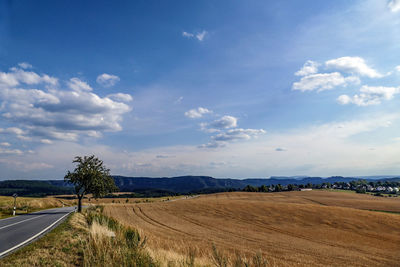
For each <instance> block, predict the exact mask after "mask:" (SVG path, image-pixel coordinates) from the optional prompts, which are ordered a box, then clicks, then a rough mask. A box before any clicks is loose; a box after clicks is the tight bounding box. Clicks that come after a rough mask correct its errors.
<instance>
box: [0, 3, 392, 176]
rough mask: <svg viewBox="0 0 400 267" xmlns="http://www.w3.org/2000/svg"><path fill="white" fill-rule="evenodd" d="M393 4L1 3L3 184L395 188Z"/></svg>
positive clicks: (0, 167) (0, 141) (0, 166)
mask: <svg viewBox="0 0 400 267" xmlns="http://www.w3.org/2000/svg"><path fill="white" fill-rule="evenodd" d="M399 52H400V0H362V1H355V0H352V1H350V0H346V1H345V0H338V1H304V0H292V1H289V0H288V1H256V0H254V1H244V0H243V1H241V0H238V1H223V0H221V1H213V0H204V1H152V0H148V1H66V0H65V1H63V0H60V1H44V0H39V1H23V0H19V1H6V0H4V1H0V170H1V171H0V179H63V177H64V175H65V174H66V172H67V170H71V169H72V168H73V164H72V160H73V158H74V157H75V156H84V155H92V154H94V155H96V156H97V157H99V158H100V159H102V160H103V161H104V163H105V165H106V166H107V167H108V168H110V169H111V173H112V174H114V175H126V176H147V177H170V176H180V175H208V176H213V177H220V178H224V177H231V178H248V177H258V178H265V177H269V176H292V175H310V176H325V177H327V176H333V175H343V176H362V175H397V174H400V110H399V106H400V105H399V103H400V102H399V101H400V96H399V94H400V57H399V56H398V55H399Z"/></svg>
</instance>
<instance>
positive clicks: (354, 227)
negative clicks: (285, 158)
mask: <svg viewBox="0 0 400 267" xmlns="http://www.w3.org/2000/svg"><path fill="white" fill-rule="evenodd" d="M384 211H388V212H384ZM105 212H106V213H107V214H108V215H110V216H112V217H115V218H116V219H118V220H119V221H121V222H122V223H124V224H126V225H131V226H134V227H136V228H138V229H139V230H141V231H142V232H143V233H144V234H145V235H146V236H147V238H148V246H149V247H150V248H152V249H155V250H157V249H159V250H163V251H164V250H165V251H173V252H176V253H181V254H185V253H187V251H188V248H190V247H192V248H196V249H197V251H198V255H199V256H203V257H207V256H208V255H210V253H211V244H215V245H216V247H217V248H218V249H219V250H220V251H223V252H224V253H225V254H226V255H228V256H230V257H232V258H233V257H234V255H235V253H238V252H239V253H240V254H241V255H243V256H247V257H250V256H251V255H254V254H255V253H256V252H258V251H259V252H261V253H262V254H263V255H264V256H265V257H266V258H267V260H268V262H269V263H270V264H271V265H275V266H294V265H295V266H327V265H329V266H399V265H400V214H396V212H399V213H400V198H382V197H375V196H370V195H362V194H350V193H341V192H328V191H310V192H282V193H242V192H235V193H221V194H213V195H204V196H200V197H197V198H192V199H182V200H176V201H171V202H155V203H139V204H108V205H106V207H105ZM389 212H391V213H389Z"/></svg>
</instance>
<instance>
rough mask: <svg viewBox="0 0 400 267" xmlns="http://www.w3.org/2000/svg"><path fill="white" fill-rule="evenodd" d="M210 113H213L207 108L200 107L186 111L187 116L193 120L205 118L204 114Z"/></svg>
mask: <svg viewBox="0 0 400 267" xmlns="http://www.w3.org/2000/svg"><path fill="white" fill-rule="evenodd" d="M208 113H212V111H211V110H209V109H207V108H202V107H198V108H196V109H191V110H189V111H186V112H185V116H186V117H188V118H191V119H197V118H201V117H203V115H204V114H208Z"/></svg>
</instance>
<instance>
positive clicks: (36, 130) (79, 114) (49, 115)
mask: <svg viewBox="0 0 400 267" xmlns="http://www.w3.org/2000/svg"><path fill="white" fill-rule="evenodd" d="M16 71H18V72H21V73H22V72H24V71H22V70H12V72H10V73H0V76H1V74H3V76H8V75H11V76H12V77H13V78H14V79H15V81H16V83H8V84H9V86H5V83H3V86H2V88H1V90H0V101H1V102H2V109H1V113H0V114H1V116H2V117H3V118H4V119H6V120H8V121H9V122H11V123H14V125H15V126H18V127H10V128H7V129H0V132H2V133H9V134H14V135H16V137H17V138H19V139H21V140H32V138H33V137H38V138H39V139H38V141H40V140H42V139H48V140H54V139H60V140H68V141H76V140H78V138H79V136H80V135H81V134H83V135H86V136H90V137H98V136H101V132H103V131H119V130H121V129H122V128H121V125H120V121H121V120H122V116H123V114H125V113H127V112H129V111H130V110H131V107H130V106H128V105H127V104H126V103H125V102H130V101H132V97H131V96H130V95H128V94H122V93H116V94H113V95H110V96H108V97H100V96H98V95H96V94H94V93H92V92H91V91H92V88H91V87H90V86H89V85H88V84H87V83H86V82H83V81H81V80H80V79H78V78H72V79H70V80H69V81H68V82H67V85H68V87H69V88H70V89H72V90H70V89H64V90H61V89H56V88H48V87H47V86H46V87H45V89H22V88H15V87H14V84H19V83H20V82H24V83H27V84H37V83H40V82H42V81H43V80H46V79H47V78H44V77H49V79H50V80H48V81H49V82H50V83H52V82H53V81H54V80H56V79H55V78H51V77H50V76H48V75H41V76H40V75H38V74H36V73H34V72H24V74H23V75H28V76H29V77H22V76H23V75H22V74H18V75H16ZM0 79H1V78H0Z"/></svg>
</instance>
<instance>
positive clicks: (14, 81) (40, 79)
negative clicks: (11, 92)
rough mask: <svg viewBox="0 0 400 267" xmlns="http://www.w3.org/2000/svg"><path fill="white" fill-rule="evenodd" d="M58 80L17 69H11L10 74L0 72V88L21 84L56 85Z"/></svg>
mask: <svg viewBox="0 0 400 267" xmlns="http://www.w3.org/2000/svg"><path fill="white" fill-rule="evenodd" d="M57 82H58V80H57V79H56V78H54V77H50V76H48V75H46V74H44V75H39V74H37V73H35V72H32V71H25V70H23V69H19V68H15V67H14V68H11V71H10V72H0V87H15V86H18V85H20V84H21V83H23V84H28V85H33V84H40V83H44V84H48V85H53V86H54V85H56V84H57Z"/></svg>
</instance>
